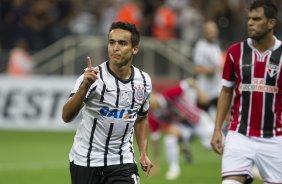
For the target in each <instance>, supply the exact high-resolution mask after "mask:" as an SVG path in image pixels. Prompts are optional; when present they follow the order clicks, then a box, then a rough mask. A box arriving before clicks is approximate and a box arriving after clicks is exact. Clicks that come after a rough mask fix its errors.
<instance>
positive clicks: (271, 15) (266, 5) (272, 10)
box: [249, 0, 278, 19]
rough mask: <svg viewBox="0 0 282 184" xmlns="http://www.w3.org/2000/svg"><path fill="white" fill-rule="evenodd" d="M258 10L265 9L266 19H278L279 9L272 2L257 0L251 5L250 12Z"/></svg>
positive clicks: (269, 0)
mask: <svg viewBox="0 0 282 184" xmlns="http://www.w3.org/2000/svg"><path fill="white" fill-rule="evenodd" d="M257 8H263V10H264V15H265V16H266V18H268V19H277V11H278V9H277V7H276V5H275V4H274V3H273V2H272V1H271V0H255V1H253V2H252V4H251V5H250V8H249V10H250V11H252V10H254V9H257Z"/></svg>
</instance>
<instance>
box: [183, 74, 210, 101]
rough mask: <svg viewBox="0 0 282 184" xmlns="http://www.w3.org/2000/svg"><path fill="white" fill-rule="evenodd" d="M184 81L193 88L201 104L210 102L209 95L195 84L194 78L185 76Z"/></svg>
mask: <svg viewBox="0 0 282 184" xmlns="http://www.w3.org/2000/svg"><path fill="white" fill-rule="evenodd" d="M186 82H187V83H188V84H189V86H190V87H191V88H193V89H194V90H195V91H196V93H197V101H198V102H199V104H201V105H206V104H208V103H209V102H210V100H211V99H210V97H209V96H208V95H207V93H206V92H205V91H203V90H202V89H201V88H200V86H199V85H198V84H197V82H196V80H195V79H194V78H187V79H186Z"/></svg>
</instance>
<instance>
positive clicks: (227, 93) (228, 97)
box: [211, 86, 233, 155]
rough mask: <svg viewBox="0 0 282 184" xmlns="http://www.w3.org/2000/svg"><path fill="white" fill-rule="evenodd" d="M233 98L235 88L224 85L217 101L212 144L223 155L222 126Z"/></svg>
mask: <svg viewBox="0 0 282 184" xmlns="http://www.w3.org/2000/svg"><path fill="white" fill-rule="evenodd" d="M232 98H233V88H230V87H225V86H223V87H222V89H221V92H220V96H219V99H218V103H217V113H216V120H215V127H214V132H213V136H212V139H211V146H212V148H213V150H214V151H215V152H216V153H217V154H219V155H222V153H223V147H224V145H223V143H222V134H221V127H222V125H223V123H224V120H225V117H226V115H227V113H228V111H229V107H230V105H231V101H232Z"/></svg>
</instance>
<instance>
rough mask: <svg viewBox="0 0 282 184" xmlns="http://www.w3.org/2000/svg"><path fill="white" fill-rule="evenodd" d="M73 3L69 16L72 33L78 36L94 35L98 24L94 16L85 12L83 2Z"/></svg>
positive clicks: (80, 0)
mask: <svg viewBox="0 0 282 184" xmlns="http://www.w3.org/2000/svg"><path fill="white" fill-rule="evenodd" d="M71 2H72V4H71V8H70V12H69V15H68V18H69V22H68V26H69V29H70V32H71V33H72V34H78V35H87V34H93V33H94V32H95V30H94V28H95V25H96V24H97V22H96V17H95V16H94V14H92V13H90V12H88V11H86V10H84V8H83V6H82V5H83V2H82V0H79V1H78V0H76V1H71Z"/></svg>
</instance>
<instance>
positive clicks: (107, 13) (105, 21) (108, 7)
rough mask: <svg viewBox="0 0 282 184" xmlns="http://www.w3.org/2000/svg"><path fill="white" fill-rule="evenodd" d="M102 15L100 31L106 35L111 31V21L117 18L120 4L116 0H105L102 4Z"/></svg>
mask: <svg viewBox="0 0 282 184" xmlns="http://www.w3.org/2000/svg"><path fill="white" fill-rule="evenodd" d="M101 9H102V11H101V15H100V21H99V33H100V34H103V35H106V34H107V33H108V31H109V28H110V25H111V23H112V22H113V21H114V20H115V18H116V12H117V10H118V4H117V1H115V0H104V1H103V3H102V6H101Z"/></svg>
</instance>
